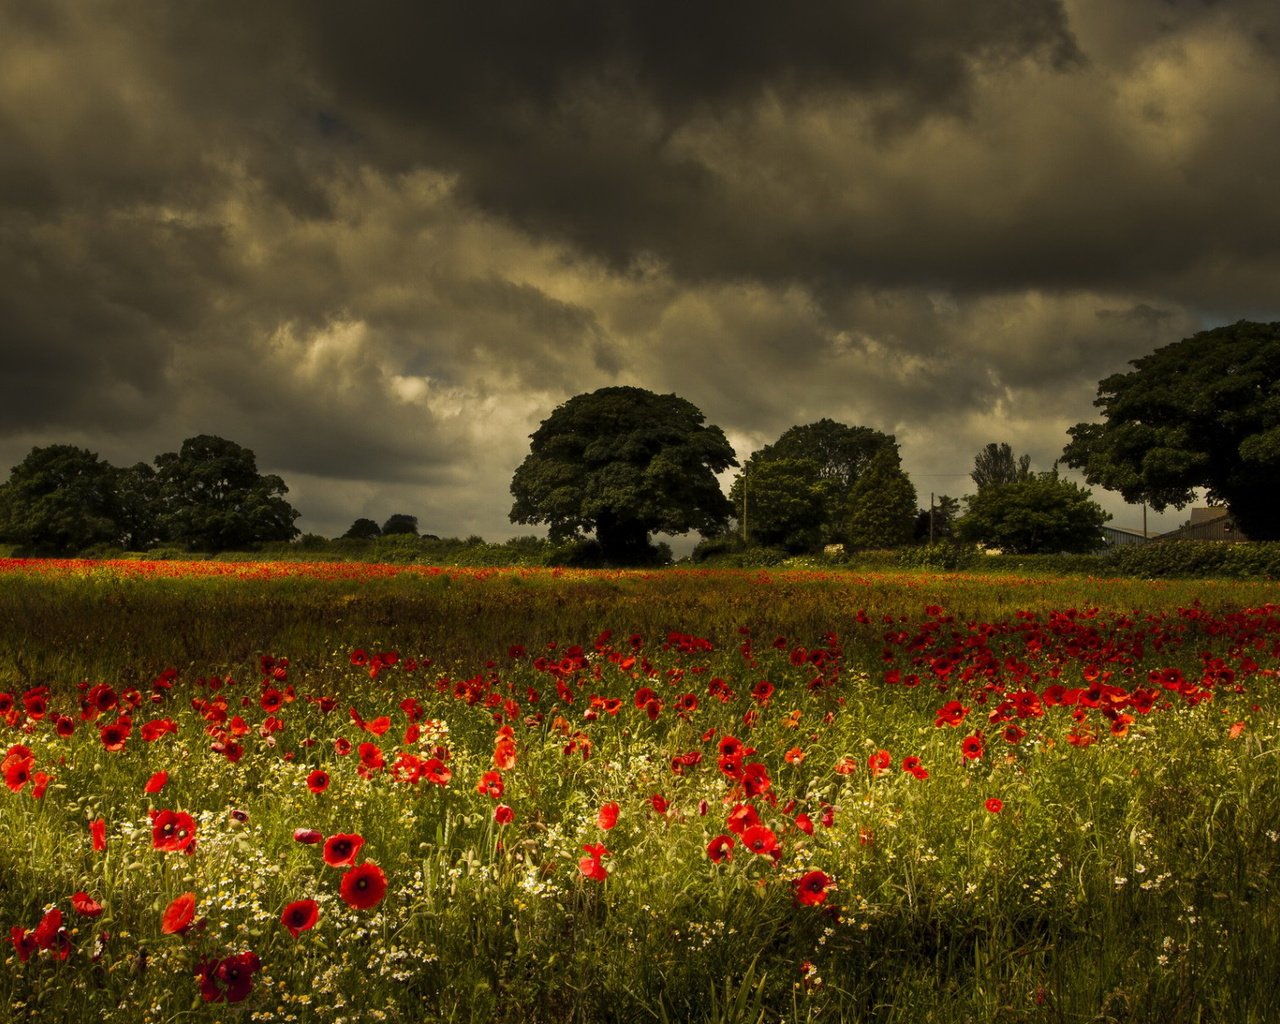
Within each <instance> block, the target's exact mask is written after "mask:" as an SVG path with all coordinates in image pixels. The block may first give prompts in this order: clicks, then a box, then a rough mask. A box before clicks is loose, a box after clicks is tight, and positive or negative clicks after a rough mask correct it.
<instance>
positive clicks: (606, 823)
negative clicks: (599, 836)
mask: <svg viewBox="0 0 1280 1024" xmlns="http://www.w3.org/2000/svg"><path fill="white" fill-rule="evenodd" d="M618 810H619V808H618V805H617V804H616V803H607V804H603V805H602V806H601V807H600V810H599V811H598V812H596V824H597V825H599V826H600V828H602V829H604V831H606V832H608V831H609V829H611V828H613V826H614V825H616V824H618Z"/></svg>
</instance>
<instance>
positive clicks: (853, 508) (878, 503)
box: [845, 444, 916, 548]
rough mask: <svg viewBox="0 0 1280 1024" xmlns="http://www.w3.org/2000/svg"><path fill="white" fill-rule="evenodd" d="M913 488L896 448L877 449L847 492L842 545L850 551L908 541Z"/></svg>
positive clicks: (912, 520) (913, 509) (913, 515)
mask: <svg viewBox="0 0 1280 1024" xmlns="http://www.w3.org/2000/svg"><path fill="white" fill-rule="evenodd" d="M915 519H916V489H915V487H914V485H912V483H911V480H910V478H909V477H908V476H907V474H906V473H904V472H903V470H902V459H901V457H900V456H899V455H898V446H897V445H896V444H895V445H893V446H892V447H890V448H881V449H880V450H879V451H877V452H876V453H875V455H873V456H872V457H871V461H870V462H868V463H867V466H866V468H865V469H863V471H862V474H861V475H860V476H859V477H858V479H857V480H856V481H855V482H854V485H853V487H852V488H850V490H849V500H848V504H847V506H846V526H845V538H846V543H848V544H849V545H850V546H851V547H854V548H891V547H896V546H897V545H899V544H903V543H906V542H907V541H909V540H910V539H911V531H912V528H913V527H914V526H915Z"/></svg>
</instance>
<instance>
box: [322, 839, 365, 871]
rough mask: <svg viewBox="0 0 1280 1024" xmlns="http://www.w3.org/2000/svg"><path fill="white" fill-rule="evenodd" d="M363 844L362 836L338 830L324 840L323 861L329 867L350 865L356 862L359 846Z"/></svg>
mask: <svg viewBox="0 0 1280 1024" xmlns="http://www.w3.org/2000/svg"><path fill="white" fill-rule="evenodd" d="M362 846H364V836H361V835H356V834H354V833H345V832H339V833H338V834H337V835H332V836H330V837H329V838H328V839H326V840H325V843H324V862H325V863H326V864H328V865H329V867H331V868H346V867H351V866H352V865H354V864H355V862H356V855H357V854H359V852H360V847H362Z"/></svg>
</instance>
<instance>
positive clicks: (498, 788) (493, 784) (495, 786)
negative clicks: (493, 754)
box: [476, 772, 506, 800]
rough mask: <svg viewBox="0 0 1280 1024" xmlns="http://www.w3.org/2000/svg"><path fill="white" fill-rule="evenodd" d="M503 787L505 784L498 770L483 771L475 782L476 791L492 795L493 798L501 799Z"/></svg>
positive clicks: (488, 795)
mask: <svg viewBox="0 0 1280 1024" xmlns="http://www.w3.org/2000/svg"><path fill="white" fill-rule="evenodd" d="M505 789H506V785H505V783H503V781H502V775H501V774H500V773H498V772H485V773H484V774H483V775H482V776H481V777H480V781H479V782H477V783H476V792H477V793H479V794H480V795H481V796H487V797H492V798H493V799H494V800H501V799H502V793H503V790H505Z"/></svg>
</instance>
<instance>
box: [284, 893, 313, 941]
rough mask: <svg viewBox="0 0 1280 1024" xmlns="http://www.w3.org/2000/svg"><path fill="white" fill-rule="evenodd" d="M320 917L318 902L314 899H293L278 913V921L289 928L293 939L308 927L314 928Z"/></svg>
mask: <svg viewBox="0 0 1280 1024" xmlns="http://www.w3.org/2000/svg"><path fill="white" fill-rule="evenodd" d="M319 918H320V904H318V903H317V902H316V901H315V900H294V902H292V903H290V904H289V905H288V906H287V907H285V908H284V912H283V913H281V915H280V923H281V924H282V925H284V926H285V927H286V928H288V929H289V934H290V935H292V936H293V937H294V938H295V939H296V938H297V937H298V936H299V935H301V934H302V933H303V932H305V931H306V930H307V929H309V928H314V927H315V923H316V921H318V920H319Z"/></svg>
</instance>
